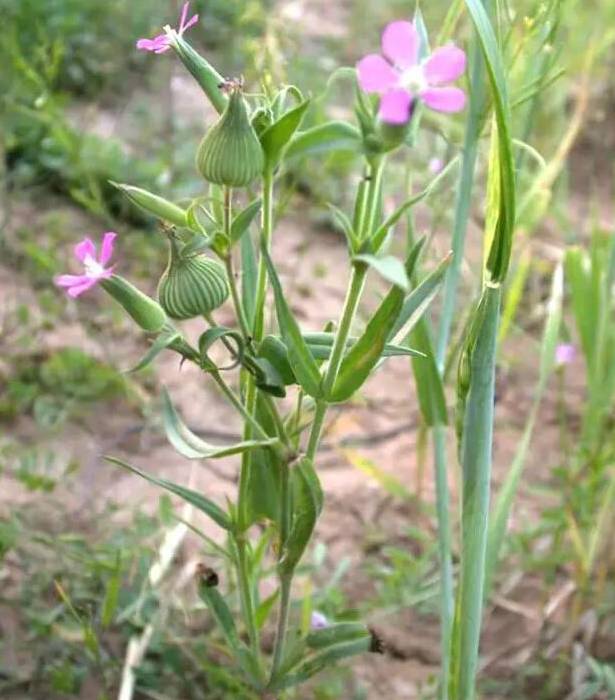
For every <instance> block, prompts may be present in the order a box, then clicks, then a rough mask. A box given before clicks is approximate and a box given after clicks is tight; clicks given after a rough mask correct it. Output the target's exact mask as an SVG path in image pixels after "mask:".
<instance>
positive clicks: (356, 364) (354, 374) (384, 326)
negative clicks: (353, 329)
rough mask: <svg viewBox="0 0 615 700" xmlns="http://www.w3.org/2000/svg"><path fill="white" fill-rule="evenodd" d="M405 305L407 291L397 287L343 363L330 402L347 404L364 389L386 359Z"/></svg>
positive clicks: (380, 307)
mask: <svg viewBox="0 0 615 700" xmlns="http://www.w3.org/2000/svg"><path fill="white" fill-rule="evenodd" d="M403 303H404V292H403V290H402V289H400V288H399V287H393V288H392V289H391V290H390V291H389V293H388V294H387V295H386V297H385V298H384V299H383V301H382V303H381V304H380V306H379V307H378V309H377V311H376V313H375V314H374V315H373V316H372V318H371V319H370V321H369V322H368V324H367V327H366V328H365V331H364V333H363V335H362V336H361V337H360V338H359V340H358V341H357V342H356V343H355V344H354V345H353V346H352V348H351V349H350V351H349V352H348V354H347V355H346V357H344V359H343V360H342V364H341V365H340V369H339V372H338V375H337V379H336V380H335V384H334V385H333V389H332V390H331V395H330V396H327V399H328V400H329V401H334V402H339V401H346V400H347V399H349V398H350V397H351V396H352V395H353V394H354V393H355V391H357V389H359V387H361V386H362V385H363V383H364V382H365V380H366V379H367V378H368V377H369V374H370V372H371V371H372V370H373V369H374V367H375V366H376V364H377V363H378V361H379V360H380V358H381V357H382V352H383V350H384V346H385V344H386V339H387V337H388V336H389V334H390V333H391V331H392V330H393V327H394V325H395V322H396V321H397V318H398V317H399V313H400V311H401V309H402V306H403Z"/></svg>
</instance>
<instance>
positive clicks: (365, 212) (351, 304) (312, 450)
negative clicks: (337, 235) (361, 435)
mask: <svg viewBox="0 0 615 700" xmlns="http://www.w3.org/2000/svg"><path fill="white" fill-rule="evenodd" d="M384 163H385V159H384V157H379V158H377V159H375V160H374V161H372V162H371V163H370V169H369V174H368V176H367V178H368V186H367V191H366V192H365V191H364V190H365V187H364V184H363V183H362V184H361V185H360V186H359V194H358V197H359V198H360V202H359V207H358V209H357V211H358V214H357V221H356V222H355V226H356V228H357V235H358V237H359V243H361V242H363V241H365V240H367V239H368V238H369V237H370V236H371V235H372V233H373V231H374V227H375V222H376V216H377V213H378V209H379V207H380V196H381V192H382V175H383V172H384ZM366 276H367V266H365V265H353V267H352V273H351V276H350V283H349V285H348V291H347V292H346V299H345V300H344V308H343V311H342V317H341V319H340V323H339V327H338V329H337V332H336V334H335V340H334V341H333V348H332V349H331V358H330V359H329V364H328V365H327V369H326V371H325V376H324V379H323V392H324V395H325V397H326V396H327V395H328V394H329V393H330V391H331V389H332V388H333V385H334V384H335V380H336V379H337V373H338V372H339V368H340V365H341V363H342V358H343V357H344V351H345V350H346V341H347V340H348V336H349V335H350V329H351V327H352V322H353V321H354V317H355V314H356V312H357V308H358V306H359V301H360V299H361V293H362V292H363V286H364V285H365V278H366ZM327 408H328V405H327V403H326V401H317V402H316V409H315V413H314V420H313V422H312V429H311V431H310V437H309V439H308V445H307V450H306V456H307V457H308V459H310V460H312V461H313V460H314V458H315V456H316V451H317V450H318V444H319V442H320V437H321V434H322V428H323V425H324V422H325V417H326V414H327Z"/></svg>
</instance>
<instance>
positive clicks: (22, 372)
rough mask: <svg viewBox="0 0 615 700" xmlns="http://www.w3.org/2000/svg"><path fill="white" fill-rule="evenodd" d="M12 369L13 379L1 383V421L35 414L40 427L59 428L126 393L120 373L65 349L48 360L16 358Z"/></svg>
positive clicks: (10, 377)
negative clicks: (88, 408) (86, 410)
mask: <svg viewBox="0 0 615 700" xmlns="http://www.w3.org/2000/svg"><path fill="white" fill-rule="evenodd" d="M11 367H12V373H11V375H10V376H9V377H7V378H5V379H3V380H2V379H0V383H2V384H3V385H4V386H3V387H2V392H1V398H0V420H11V419H14V418H16V417H17V416H19V415H22V414H25V413H29V412H32V413H33V415H34V417H35V418H36V419H37V422H38V423H39V425H41V426H46V427H50V426H56V425H58V423H60V422H62V421H64V420H66V418H68V417H69V416H70V415H73V416H74V415H75V414H76V413H77V412H80V411H82V410H83V408H84V407H85V406H87V405H88V404H93V403H96V402H100V401H105V400H108V399H111V398H114V397H117V396H119V395H121V394H122V393H124V391H125V382H124V379H123V377H122V376H121V375H120V374H119V373H118V372H117V370H115V369H113V368H112V367H110V366H109V365H106V364H104V363H102V362H100V361H98V360H96V359H94V358H93V357H91V356H89V355H87V354H86V353H85V352H83V351H82V350H79V349H77V348H62V349H61V350H58V351H56V352H53V353H51V354H50V355H49V356H48V357H41V356H37V355H26V356H18V357H14V358H11Z"/></svg>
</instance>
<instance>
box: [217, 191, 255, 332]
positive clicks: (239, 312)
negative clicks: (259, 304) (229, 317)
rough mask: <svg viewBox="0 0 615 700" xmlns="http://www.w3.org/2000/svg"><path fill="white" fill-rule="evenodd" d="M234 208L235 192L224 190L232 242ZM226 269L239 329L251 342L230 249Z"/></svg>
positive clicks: (226, 225) (226, 222) (227, 229)
mask: <svg viewBox="0 0 615 700" xmlns="http://www.w3.org/2000/svg"><path fill="white" fill-rule="evenodd" d="M232 206H233V191H232V189H231V188H230V187H225V188H224V207H223V212H224V217H223V221H224V235H225V237H226V240H227V241H229V245H230V241H231V226H232V221H233V217H232ZM223 260H224V267H225V268H226V276H227V278H228V286H229V289H230V291H231V298H232V300H233V307H234V308H235V316H236V317H237V322H238V323H239V329H240V330H241V334H242V335H243V337H244V339H245V340H246V342H248V341H249V340H250V335H251V334H250V325H249V324H248V321H247V320H246V314H245V311H244V308H243V304H242V303H241V296H240V294H239V290H238V289H237V281H236V280H235V270H234V269H233V253H232V251H231V250H230V249H229V251H228V253H227V254H226V255H225V256H224V258H223Z"/></svg>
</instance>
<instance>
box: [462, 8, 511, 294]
mask: <svg viewBox="0 0 615 700" xmlns="http://www.w3.org/2000/svg"><path fill="white" fill-rule="evenodd" d="M466 6H467V8H468V11H469V13H470V15H471V17H472V21H473V22H474V26H475V28H476V33H477V35H478V39H479V41H480V44H481V48H482V51H483V56H484V58H485V65H486V68H487V74H488V76H489V82H490V83H491V91H492V95H493V106H494V111H495V119H496V124H497V160H498V165H499V176H500V182H499V189H500V196H499V204H498V214H497V222H496V225H495V229H494V235H493V242H492V244H491V250H490V251H489V257H488V259H487V270H488V271H489V273H490V275H491V279H492V280H493V281H494V282H502V281H503V280H504V278H505V277H506V273H507V271H508V265H509V263H510V253H511V249H512V236H513V232H514V224H515V170H514V160H513V150H512V140H511V134H510V123H511V116H510V105H509V102H508V90H507V87H506V78H505V73H504V66H503V64H502V56H501V53H500V49H499V46H498V41H497V38H496V36H495V32H494V31H493V27H492V26H491V22H490V21H489V15H488V14H487V12H486V10H485V8H484V7H483V4H482V2H481V0H466Z"/></svg>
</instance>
